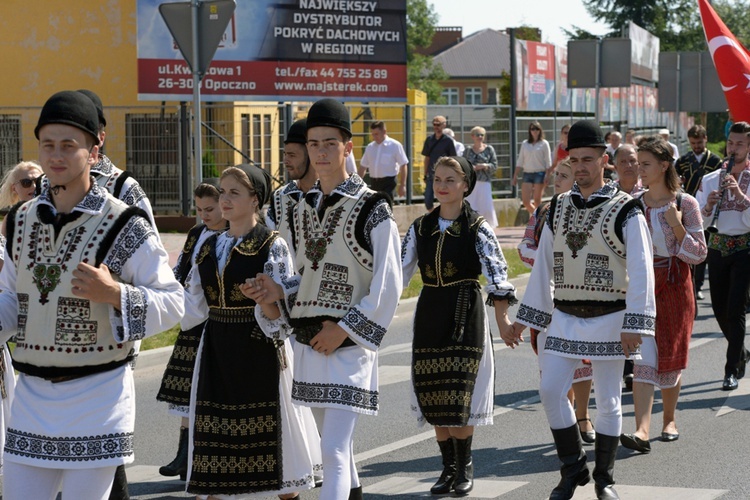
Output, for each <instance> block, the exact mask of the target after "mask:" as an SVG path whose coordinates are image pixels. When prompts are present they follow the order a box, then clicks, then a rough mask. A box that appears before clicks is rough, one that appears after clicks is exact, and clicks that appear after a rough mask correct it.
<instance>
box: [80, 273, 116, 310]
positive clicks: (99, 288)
mask: <svg viewBox="0 0 750 500" xmlns="http://www.w3.org/2000/svg"><path fill="white" fill-rule="evenodd" d="M70 284H71V286H72V289H73V295H75V296H76V297H81V298H83V299H88V300H90V301H91V302H98V303H100V304H109V305H111V306H112V307H114V308H115V309H118V310H119V309H120V299H121V293H120V285H119V284H118V283H117V281H115V279H114V278H113V277H112V273H110V272H109V268H108V267H107V266H105V265H104V264H101V265H100V266H99V267H94V266H92V265H89V264H86V263H85V262H81V263H80V264H78V266H76V268H75V269H74V270H73V279H72V280H71V282H70Z"/></svg>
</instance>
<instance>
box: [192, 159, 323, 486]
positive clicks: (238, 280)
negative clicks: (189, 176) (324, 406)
mask: <svg viewBox="0 0 750 500" xmlns="http://www.w3.org/2000/svg"><path fill="white" fill-rule="evenodd" d="M219 192H220V193H221V195H220V201H219V204H220V206H221V212H222V216H223V217H224V219H226V220H227V221H228V222H229V229H228V230H227V231H226V232H224V233H221V234H218V235H213V236H211V237H210V238H209V239H208V240H206V242H205V243H204V244H203V245H202V246H201V248H200V250H199V251H198V255H197V256H196V259H195V266H194V267H193V269H192V270H191V271H190V276H189V278H188V280H187V285H186V289H185V290H186V292H185V296H186V299H185V301H186V302H185V306H186V315H185V318H184V319H183V321H182V324H181V325H182V328H183V330H189V329H190V328H193V327H194V326H195V325H197V324H199V323H201V322H203V321H206V319H207V320H208V321H207V322H206V326H205V328H204V330H203V335H202V338H201V342H200V347H199V349H198V354H197V357H196V361H195V371H194V374H193V382H192V392H191V395H190V426H191V427H190V456H189V459H190V460H189V463H188V483H187V491H188V492H190V493H194V494H197V495H198V496H199V497H200V498H206V497H207V496H208V497H209V498H232V497H247V496H251V495H254V494H258V495H259V496H269V495H274V494H276V495H279V497H280V498H295V497H296V496H297V492H298V491H301V490H305V489H310V488H312V487H313V486H314V480H313V472H314V470H315V468H316V467H319V465H318V464H320V455H319V454H320V452H319V449H320V445H319V440H318V434H317V429H316V427H315V422H314V420H313V417H312V413H311V412H310V410H309V409H307V408H298V407H295V406H293V405H292V404H291V399H290V398H291V381H292V366H291V359H292V357H291V355H292V352H291V348H290V346H289V342H288V341H282V340H279V337H278V332H276V335H275V338H269V337H267V336H266V335H264V333H263V332H262V331H261V329H260V327H259V326H258V323H257V322H256V320H255V315H254V311H253V310H254V308H255V302H254V301H253V300H251V299H248V298H247V297H246V296H244V295H243V293H242V286H243V285H244V283H245V280H246V279H248V278H251V277H253V276H255V275H256V274H257V273H258V272H261V271H263V270H264V269H265V271H266V272H267V273H269V274H270V275H271V276H273V278H274V279H278V280H282V279H284V278H285V277H287V276H288V275H289V273H290V272H292V269H293V267H292V261H291V258H290V254H289V250H288V248H287V246H286V243H285V242H284V240H283V239H282V238H280V237H279V236H278V233H277V232H275V231H271V230H270V229H268V228H267V227H266V226H265V225H263V224H262V223H259V222H258V221H259V220H260V219H259V217H260V207H261V206H262V205H263V204H264V203H265V202H267V201H268V196H269V194H270V177H269V176H268V174H267V173H266V172H265V171H264V170H262V169H260V168H258V167H255V166H251V165H238V166H237V167H230V168H228V169H226V170H225V171H224V172H223V173H222V175H221V180H220V189H219ZM269 307H275V306H269ZM277 314H278V312H277Z"/></svg>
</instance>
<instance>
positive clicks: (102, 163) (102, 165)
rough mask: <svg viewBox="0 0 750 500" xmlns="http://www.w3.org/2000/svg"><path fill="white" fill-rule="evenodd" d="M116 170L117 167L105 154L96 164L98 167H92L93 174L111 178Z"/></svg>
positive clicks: (101, 155)
mask: <svg viewBox="0 0 750 500" xmlns="http://www.w3.org/2000/svg"><path fill="white" fill-rule="evenodd" d="M116 170H117V167H115V165H114V164H113V163H112V160H110V159H109V157H108V156H107V155H105V154H100V155H99V161H98V162H96V165H94V166H93V167H91V173H92V174H93V175H102V176H104V177H110V176H111V175H112V174H114V173H115V171H116Z"/></svg>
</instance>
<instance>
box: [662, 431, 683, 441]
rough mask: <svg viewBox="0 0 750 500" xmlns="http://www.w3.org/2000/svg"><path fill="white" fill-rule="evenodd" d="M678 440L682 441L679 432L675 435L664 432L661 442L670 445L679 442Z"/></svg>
mask: <svg viewBox="0 0 750 500" xmlns="http://www.w3.org/2000/svg"><path fill="white" fill-rule="evenodd" d="M678 439H680V434H679V433H677V432H676V433H674V434H672V433H671V432H662V433H661V440H662V441H664V442H665V443H669V442H672V441H677V440H678Z"/></svg>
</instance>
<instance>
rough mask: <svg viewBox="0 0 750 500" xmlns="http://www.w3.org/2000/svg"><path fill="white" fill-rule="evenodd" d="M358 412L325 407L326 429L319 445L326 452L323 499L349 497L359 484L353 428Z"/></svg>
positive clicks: (321, 495)
mask: <svg viewBox="0 0 750 500" xmlns="http://www.w3.org/2000/svg"><path fill="white" fill-rule="evenodd" d="M358 418H359V413H354V412H353V411H348V410H339V409H336V408H325V409H324V410H323V426H322V427H323V431H322V433H321V437H320V447H321V451H322V452H323V487H322V488H321V489H320V500H340V499H342V498H349V492H350V490H351V489H352V488H356V487H357V486H359V475H358V474H357V466H356V464H355V463H354V428H355V427H356V425H357V419H358Z"/></svg>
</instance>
